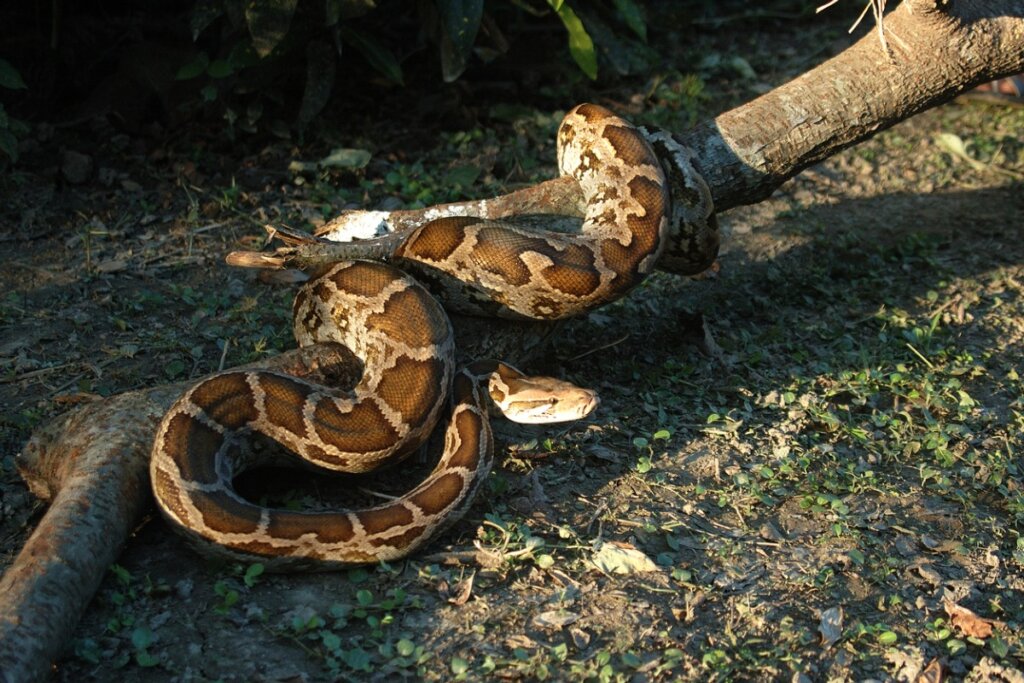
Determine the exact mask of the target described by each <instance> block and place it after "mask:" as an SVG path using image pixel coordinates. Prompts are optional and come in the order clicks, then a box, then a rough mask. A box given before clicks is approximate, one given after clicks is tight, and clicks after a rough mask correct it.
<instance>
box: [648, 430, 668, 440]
mask: <svg viewBox="0 0 1024 683" xmlns="http://www.w3.org/2000/svg"><path fill="white" fill-rule="evenodd" d="M652 438H653V439H654V440H655V441H659V440H665V439H670V438H672V433H671V432H670V431H668V430H667V429H659V430H658V431H656V432H654V436H653V437H652Z"/></svg>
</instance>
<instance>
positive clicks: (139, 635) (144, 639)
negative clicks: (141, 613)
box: [132, 626, 153, 650]
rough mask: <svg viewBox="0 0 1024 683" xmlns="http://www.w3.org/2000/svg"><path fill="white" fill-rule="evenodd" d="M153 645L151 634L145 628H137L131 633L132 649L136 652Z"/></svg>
mask: <svg viewBox="0 0 1024 683" xmlns="http://www.w3.org/2000/svg"><path fill="white" fill-rule="evenodd" d="M152 643H153V632H152V631H150V630H149V629H148V628H146V627H145V626H139V627H138V628H136V629H135V630H133V631H132V647H134V648H135V649H136V650H145V649H146V648H147V647H149V646H150V645H151V644H152Z"/></svg>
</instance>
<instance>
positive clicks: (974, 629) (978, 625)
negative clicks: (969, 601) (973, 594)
mask: <svg viewBox="0 0 1024 683" xmlns="http://www.w3.org/2000/svg"><path fill="white" fill-rule="evenodd" d="M943 607H945V609H946V614H948V615H949V621H950V623H951V624H953V626H956V627H957V628H958V629H960V631H961V632H962V633H963V634H964V635H965V636H967V637H969V638H982V639H984V638H988V637H989V636H991V635H992V628H993V626H994V625H998V624H999V622H997V621H993V620H992V619H986V618H984V617H979V616H978V615H977V614H975V613H974V612H972V611H971V610H969V609H967V608H966V607H961V606H960V605H958V604H956V603H955V602H952V601H950V600H946V601H945V602H944V603H943Z"/></svg>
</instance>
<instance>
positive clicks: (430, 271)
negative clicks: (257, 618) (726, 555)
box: [150, 104, 718, 569]
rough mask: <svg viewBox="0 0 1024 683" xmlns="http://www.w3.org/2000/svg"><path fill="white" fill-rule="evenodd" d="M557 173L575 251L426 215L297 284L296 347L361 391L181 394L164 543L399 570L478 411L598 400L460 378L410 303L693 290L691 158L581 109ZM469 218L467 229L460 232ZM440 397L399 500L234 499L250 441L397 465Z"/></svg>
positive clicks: (230, 376)
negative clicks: (663, 284)
mask: <svg viewBox="0 0 1024 683" xmlns="http://www.w3.org/2000/svg"><path fill="white" fill-rule="evenodd" d="M558 166H559V170H560V173H561V174H562V176H564V177H565V178H569V179H572V191H573V192H574V193H576V194H577V195H578V200H577V201H576V204H577V209H578V213H579V215H581V216H582V219H583V220H582V225H581V227H580V230H579V232H578V233H562V232H551V231H536V230H529V229H526V228H523V227H517V226H515V225H510V224H507V223H502V222H500V221H496V220H494V219H495V218H497V217H500V216H498V215H497V214H501V213H502V212H503V211H504V208H503V205H502V203H501V202H500V200H485V201H482V202H467V203H464V204H456V205H448V206H447V207H438V209H436V210H435V212H436V213H437V214H438V216H437V217H435V218H434V219H433V220H427V221H426V222H424V223H422V224H421V225H418V226H415V227H414V229H412V230H411V231H406V232H405V233H404V234H401V235H392V236H388V237H387V238H383V239H381V240H371V241H369V242H366V243H351V244H348V245H339V246H340V247H343V248H344V249H346V250H348V251H345V252H344V255H345V258H346V259H360V258H366V257H380V256H383V257H386V259H387V260H388V261H390V264H381V263H373V262H370V261H365V260H344V261H342V262H340V263H337V264H335V265H333V266H332V267H331V268H330V269H329V270H327V271H326V272H324V273H322V274H321V275H319V277H316V278H314V279H312V280H310V281H309V282H307V283H306V284H305V285H304V286H303V287H302V288H301V289H300V291H299V292H298V295H297V296H296V299H295V304H294V307H293V318H294V332H295V337H296V339H297V341H298V342H299V344H300V345H307V344H312V343H316V342H324V341H335V342H340V343H342V344H344V345H345V346H347V347H348V348H349V349H350V350H351V351H352V352H353V353H354V354H355V355H356V356H357V357H358V358H359V359H360V360H361V361H362V364H363V375H362V378H361V380H360V381H359V382H358V384H357V385H356V386H355V388H354V389H352V390H351V391H340V390H337V389H333V388H328V387H323V386H319V385H313V384H309V383H307V382H306V381H304V380H299V379H296V378H292V377H289V376H287V375H281V374H275V373H271V372H261V371H247V372H238V371H236V372H226V373H222V374H220V375H216V376H214V377H212V378H210V379H208V380H206V381H204V382H202V383H200V384H198V385H196V386H195V387H193V388H192V389H190V390H189V391H188V392H186V394H185V395H184V396H183V397H181V398H180V399H179V400H178V401H177V403H175V404H174V405H173V406H172V407H171V409H170V410H169V411H168V413H167V414H166V416H165V417H164V419H163V421H162V423H161V425H160V427H159V429H158V431H157V436H156V440H155V443H154V446H153V453H152V459H151V467H150V472H151V479H152V485H153V491H154V493H155V495H156V499H157V503H158V506H159V508H160V510H161V511H162V513H163V514H164V516H165V517H166V518H167V519H168V520H169V521H170V522H171V523H172V525H174V527H175V528H177V529H178V530H179V531H181V532H182V533H184V534H185V535H186V537H188V538H189V539H190V540H192V541H194V542H195V543H196V544H198V545H199V546H201V547H202V548H203V549H204V550H206V551H208V552H212V553H219V554H222V555H226V556H228V557H231V558H238V559H248V560H259V561H262V562H264V563H265V564H266V565H267V566H268V567H269V568H272V569H304V568H324V567H334V566H344V565H348V564H354V563H367V562H376V561H381V560H392V559H396V558H400V557H403V556H405V555H407V554H409V553H411V552H413V551H414V550H416V549H417V548H419V547H421V546H422V545H423V544H425V543H426V542H428V541H429V540H430V539H432V538H434V537H435V536H436V535H437V534H438V533H439V532H440V531H441V530H443V529H444V528H446V527H447V526H448V525H450V524H451V523H452V522H454V521H455V520H457V519H458V518H459V517H460V516H461V515H462V514H463V513H464V512H465V511H466V509H467V508H468V507H469V505H470V503H471V501H472V499H473V496H474V494H475V493H476V491H477V490H478V488H479V486H480V485H481V483H482V482H483V480H484V479H485V478H486V476H487V474H488V472H489V471H490V468H491V464H492V461H493V457H494V456H493V445H492V438H491V430H490V425H489V421H488V412H489V410H490V407H491V406H492V405H493V406H494V407H496V408H497V409H498V410H500V411H501V412H502V413H503V414H505V415H506V416H507V417H509V418H510V419H513V420H517V421H521V422H553V421H559V420H571V419H578V418H580V417H583V416H585V415H587V414H588V413H589V412H590V411H591V410H593V408H594V407H595V406H596V404H597V398H596V396H595V394H594V393H593V392H591V391H589V390H586V389H580V388H578V387H575V386H573V385H571V384H568V383H566V382H562V381H559V380H556V379H553V378H546V377H527V376H525V375H523V374H522V373H520V372H519V371H518V370H515V369H514V368H512V367H511V366H509V365H507V364H505V363H501V362H498V361H491V360H477V361H475V362H472V363H470V364H469V365H468V366H466V367H465V368H462V369H458V370H457V369H456V368H455V360H454V347H453V341H452V340H453V333H452V328H451V325H450V323H449V321H448V318H447V316H446V314H445V311H444V310H443V309H442V308H441V306H440V304H439V303H438V302H437V300H436V299H434V298H433V296H431V294H430V293H428V291H427V289H425V288H424V284H425V285H426V286H427V287H429V288H430V289H431V290H432V291H433V292H434V294H436V295H437V296H438V297H440V298H441V299H442V300H443V301H444V303H445V306H446V307H448V308H449V309H451V310H455V311H459V312H462V313H469V314H475V315H488V316H499V317H505V318H512V319H534V320H557V319H562V318H567V317H571V316H576V315H580V314H582V313H585V312H586V311H589V310H592V309H594V308H596V307H598V306H601V305H603V304H605V303H608V302H610V301H614V300H616V299H618V298H620V297H622V296H624V295H625V294H626V293H627V292H629V291H630V290H631V289H633V288H634V287H636V286H637V285H638V284H639V283H640V282H641V281H642V280H643V279H644V278H645V277H646V276H647V275H648V274H650V273H651V272H652V271H653V270H654V268H655V267H656V266H658V267H662V268H666V269H669V270H674V271H676V272H680V273H685V274H694V273H698V272H700V271H702V270H704V269H705V268H706V267H707V266H708V265H710V263H711V262H712V261H713V260H714V258H715V256H716V254H717V249H718V237H717V232H716V229H715V223H714V216H713V213H712V210H711V206H710V204H711V202H710V192H709V191H708V189H707V186H706V185H705V184H704V183H703V181H702V180H701V179H700V176H699V174H697V173H696V170H695V169H694V168H693V159H692V155H689V154H688V152H687V150H686V149H685V148H683V147H682V146H680V145H679V144H678V143H676V142H675V141H674V140H673V139H672V138H671V136H669V135H668V134H666V133H662V132H659V131H649V130H645V129H638V128H636V127H634V126H633V125H631V124H630V123H629V122H627V121H625V120H624V119H622V118H620V117H618V116H616V115H614V114H613V113H611V112H609V111H608V110H606V109H604V108H602V107H599V106H597V105H592V104H583V105H579V106H577V107H575V108H574V109H573V110H571V111H570V112H569V113H568V114H567V115H566V116H565V118H564V120H563V121H562V124H561V126H560V128H559V130H558ZM489 202H490V203H489ZM470 207H472V208H475V209H476V214H477V215H467V213H468V211H469V208H470ZM494 207H498V208H494ZM339 253H341V252H339ZM399 268H400V269H401V270H400V269H399ZM421 283H422V284H421ZM449 388H450V390H451V391H450V394H451V404H452V407H451V411H450V417H449V418H448V426H447V428H446V432H445V438H444V448H443V452H442V454H441V456H440V459H439V460H438V463H437V465H436V467H435V468H434V470H433V471H432V472H431V473H430V475H428V476H427V478H426V479H425V480H424V481H423V482H422V483H421V484H419V485H418V486H416V487H415V488H414V489H413V490H411V491H409V492H408V493H406V494H405V495H403V496H401V497H400V498H397V499H395V500H393V501H390V502H387V503H384V504H382V505H378V506H376V507H370V508H365V509H356V510H340V511H326V512H293V511H286V510H279V509H272V508H268V507H264V506H260V505H256V504H254V503H252V502H250V501H248V500H246V499H245V498H243V497H242V496H240V495H239V494H238V493H237V492H236V491H235V489H234V487H233V483H232V482H233V480H234V478H235V476H236V475H237V474H239V473H240V472H241V471H243V470H245V469H247V468H250V467H253V466H255V465H257V464H260V463H261V461H262V460H261V459H262V456H259V455H254V454H253V453H252V452H251V451H249V450H247V449H245V448H243V447H242V444H241V440H240V437H242V436H244V435H245V434H247V433H249V432H252V431H255V432H258V433H260V434H263V435H264V436H267V437H269V438H271V439H273V440H275V441H277V442H278V443H280V444H282V445H283V446H285V447H287V448H288V449H289V450H291V451H293V452H294V453H296V454H297V455H298V456H299V457H301V458H302V459H303V460H305V461H306V462H307V463H309V464H312V465H316V466H319V467H322V468H326V469H328V470H334V471H340V472H353V473H356V472H366V471H369V470H372V469H376V468H378V467H381V466H384V465H390V464H393V463H396V462H399V461H401V460H402V459H403V458H404V457H406V456H408V455H409V454H410V453H411V452H413V451H414V450H416V449H417V448H418V447H419V446H420V445H421V444H423V443H424V442H425V440H426V439H427V437H428V436H429V434H430V433H431V431H432V430H433V428H434V425H435V423H436V422H437V421H438V419H439V418H440V416H441V414H442V412H444V406H445V403H446V396H448V395H449Z"/></svg>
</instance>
